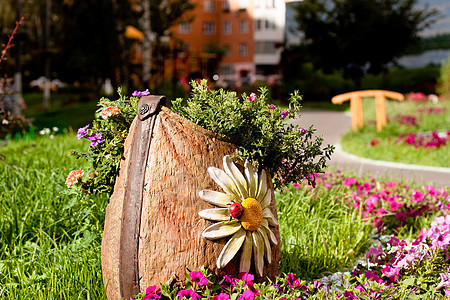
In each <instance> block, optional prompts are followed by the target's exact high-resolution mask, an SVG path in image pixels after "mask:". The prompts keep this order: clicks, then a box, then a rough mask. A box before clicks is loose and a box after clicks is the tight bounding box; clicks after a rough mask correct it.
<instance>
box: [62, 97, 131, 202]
mask: <svg viewBox="0 0 450 300" xmlns="http://www.w3.org/2000/svg"><path fill="white" fill-rule="evenodd" d="M119 96H120V97H119V99H117V100H109V99H107V98H102V99H100V101H99V109H98V110H97V112H96V119H95V120H94V121H93V123H92V127H91V128H90V129H88V131H87V133H86V135H84V136H83V137H81V138H88V136H89V135H95V134H101V139H102V141H101V142H100V143H98V144H97V145H93V144H92V143H90V145H91V146H90V147H89V149H88V150H87V151H85V152H79V151H73V152H71V154H72V155H74V156H75V157H77V158H84V159H86V160H88V161H90V162H91V164H92V166H91V167H90V168H89V169H88V170H86V171H87V172H85V173H86V174H89V175H88V176H84V177H83V178H82V179H80V182H81V187H82V189H83V190H85V191H87V192H89V193H103V192H106V193H110V192H112V189H113V188H114V183H115V180H116V177H117V174H118V172H119V165H120V161H121V159H122V155H123V151H124V143H125V139H126V137H127V135H128V131H129V129H130V126H131V123H132V122H133V120H134V118H135V116H136V107H137V102H138V101H139V98H137V97H131V98H127V97H126V96H124V95H123V94H122V90H121V89H119ZM108 109H118V111H117V113H114V114H113V115H110V116H107V115H105V110H108ZM79 134H80V131H79ZM79 138H80V136H79Z"/></svg>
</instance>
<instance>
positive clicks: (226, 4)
mask: <svg viewBox="0 0 450 300" xmlns="http://www.w3.org/2000/svg"><path fill="white" fill-rule="evenodd" d="M222 9H223V10H224V11H230V0H223V1H222Z"/></svg>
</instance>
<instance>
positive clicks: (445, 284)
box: [436, 273, 450, 296]
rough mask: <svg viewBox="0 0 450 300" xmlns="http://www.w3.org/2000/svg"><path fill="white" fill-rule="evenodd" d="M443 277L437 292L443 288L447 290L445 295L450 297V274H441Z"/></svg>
mask: <svg viewBox="0 0 450 300" xmlns="http://www.w3.org/2000/svg"><path fill="white" fill-rule="evenodd" d="M439 275H440V276H441V282H439V284H438V285H437V287H436V290H439V289H441V288H444V289H445V295H446V296H450V273H439Z"/></svg>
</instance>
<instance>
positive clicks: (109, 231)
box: [101, 96, 280, 299]
mask: <svg viewBox="0 0 450 300" xmlns="http://www.w3.org/2000/svg"><path fill="white" fill-rule="evenodd" d="M163 99H164V97H163V96H146V97H142V98H141V99H140V102H139V104H138V112H137V116H136V118H135V120H134V121H133V123H132V125H131V128H130V131H129V135H128V137H127V139H126V142H125V152H124V158H123V160H122V162H121V165H120V173H119V176H118V178H117V180H116V184H115V187H114V192H113V194H112V196H111V198H110V200H109V203H108V206H107V208H106V217H105V228H104V234H103V240H102V249H101V257H102V271H103V281H104V284H105V285H106V287H107V296H108V298H109V299H121V298H129V297H131V296H134V295H136V294H138V293H139V292H142V291H145V289H146V288H147V287H148V286H150V285H155V284H159V283H162V282H167V281H169V280H171V279H181V280H183V279H184V278H185V273H186V272H188V271H187V270H192V271H194V270H198V268H200V267H202V266H203V267H205V268H207V269H208V270H209V271H211V272H212V273H214V274H216V275H218V276H222V275H225V274H227V275H230V276H237V275H238V273H239V253H238V254H237V255H236V256H235V257H234V258H233V259H232V260H231V261H230V262H229V263H228V264H227V265H226V266H225V267H223V268H222V269H219V268H218V267H217V264H216V262H217V259H218V256H219V254H220V252H221V251H222V248H223V247H224V245H225V243H226V241H227V240H226V239H225V238H222V239H219V240H215V241H211V240H207V239H206V238H204V237H203V236H202V232H203V230H204V229H205V228H206V227H208V226H209V225H211V224H213V223H212V222H211V221H208V220H205V219H203V218H201V217H200V216H199V214H198V212H199V211H201V210H204V209H208V208H212V207H213V206H212V205H211V204H210V203H208V202H206V201H203V200H202V199H200V197H199V192H200V191H202V190H205V189H211V190H216V191H220V190H221V189H220V187H219V186H218V185H217V184H216V183H215V182H214V181H213V179H211V177H210V175H209V174H208V170H207V169H208V167H210V166H215V167H217V168H221V167H222V159H223V157H224V156H225V155H228V154H231V153H233V152H234V151H235V149H236V146H235V145H233V144H231V143H228V142H227V141H225V140H221V139H219V138H217V137H216V136H215V135H214V134H213V133H212V132H210V131H208V130H205V129H203V128H201V127H200V126H198V125H196V124H194V123H192V122H190V121H188V120H186V119H184V118H182V117H180V116H178V115H177V114H175V113H173V112H171V111H170V110H169V109H168V108H166V107H164V106H162V105H161V103H160V102H161V101H162V100H163ZM267 185H268V187H269V191H270V193H271V198H272V200H271V204H270V206H269V208H270V210H271V211H272V213H273V215H274V216H275V218H276V217H277V212H276V206H275V198H274V195H273V187H272V182H271V178H270V176H268V179H267ZM272 231H273V233H274V235H275V237H276V239H277V241H278V243H277V245H272V251H271V257H272V259H271V263H266V264H265V265H264V272H263V276H262V277H261V280H262V279H264V278H267V277H268V278H270V279H274V278H275V276H276V275H277V269H278V263H279V260H280V246H279V245H280V235H279V230H278V227H277V226H276V227H275V228H273V229H272ZM250 273H253V274H254V273H255V272H254V266H253V264H252V266H251V269H250Z"/></svg>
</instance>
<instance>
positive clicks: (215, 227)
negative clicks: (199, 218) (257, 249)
mask: <svg viewBox="0 0 450 300" xmlns="http://www.w3.org/2000/svg"><path fill="white" fill-rule="evenodd" d="M241 228H242V226H241V223H240V222H239V221H231V222H220V223H215V224H212V225H211V226H209V227H207V228H206V229H205V230H203V232H202V235H203V236H204V237H205V238H207V239H210V240H215V239H220V238H223V237H226V236H229V235H232V234H234V233H235V232H236V231H238V230H239V229H241Z"/></svg>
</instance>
